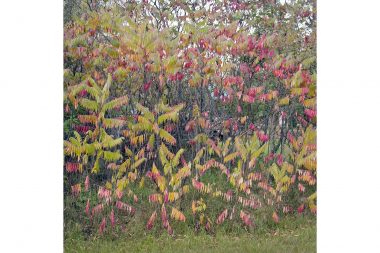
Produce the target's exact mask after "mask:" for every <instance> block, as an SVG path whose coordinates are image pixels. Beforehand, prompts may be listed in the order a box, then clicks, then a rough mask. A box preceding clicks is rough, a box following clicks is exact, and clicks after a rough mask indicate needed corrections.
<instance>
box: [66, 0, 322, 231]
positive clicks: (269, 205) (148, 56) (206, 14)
mask: <svg viewBox="0 0 380 253" xmlns="http://www.w3.org/2000/svg"><path fill="white" fill-rule="evenodd" d="M80 7H81V12H80V13H81V14H80V15H78V16H76V17H73V18H72V20H71V21H69V22H67V23H66V24H65V30H64V66H65V69H64V89H65V97H64V111H65V114H64V115H65V129H64V130H65V140H64V154H65V164H64V168H63V169H64V176H65V198H71V199H73V200H74V201H76V202H77V203H78V205H79V206H83V210H82V209H80V210H79V211H78V213H79V216H80V217H82V218H81V219H80V220H81V222H82V223H83V225H84V226H90V227H92V228H94V229H93V231H95V232H94V233H96V232H97V233H100V234H103V233H105V232H106V231H113V230H115V231H116V228H117V227H120V228H122V229H125V225H126V224H127V225H128V223H129V222H130V221H131V220H132V219H144V221H143V224H145V229H146V230H147V231H150V230H152V229H153V228H154V227H159V228H161V229H163V231H167V233H169V234H170V235H172V234H173V233H174V232H175V224H179V223H184V224H187V225H188V226H194V228H195V229H196V230H199V229H205V230H206V231H207V232H209V233H212V232H213V231H215V230H217V229H218V227H219V226H222V225H223V224H225V223H238V224H241V226H245V227H246V228H247V229H254V228H255V227H256V225H255V224H256V219H260V218H261V217H256V214H257V213H258V212H259V211H260V210H265V212H267V215H266V216H265V217H266V218H265V219H270V220H271V222H273V223H274V224H275V223H278V222H280V221H281V217H282V216H284V215H291V214H294V215H301V214H303V213H311V214H315V213H316V178H317V173H316V171H317V170H316V168H317V161H316V116H317V114H316V68H315V27H314V26H315V24H314V22H315V17H314V14H313V11H315V10H314V7H313V5H312V4H307V3H306V1H305V3H303V4H301V5H300V4H298V5H297V4H294V5H289V6H286V5H282V4H279V3H273V1H194V4H190V3H187V1H91V3H90V4H86V3H85V1H84V2H83V3H81V4H80ZM269 7H270V8H272V9H270V8H269ZM269 9H270V10H272V11H269ZM273 10H274V11H273ZM287 14H288V15H289V16H290V17H289V18H288V19H286V18H284V17H285V16H287ZM285 20H287V21H285ZM294 24H303V25H302V26H300V27H299V30H298V31H294V30H292V25H294ZM215 201H217V202H219V203H221V205H220V206H217V207H216V206H215V205H214V204H210V203H214V202H215ZM142 206H144V208H143V210H142V209H141V207H142ZM139 208H140V209H139ZM147 210H149V212H148V213H147Z"/></svg>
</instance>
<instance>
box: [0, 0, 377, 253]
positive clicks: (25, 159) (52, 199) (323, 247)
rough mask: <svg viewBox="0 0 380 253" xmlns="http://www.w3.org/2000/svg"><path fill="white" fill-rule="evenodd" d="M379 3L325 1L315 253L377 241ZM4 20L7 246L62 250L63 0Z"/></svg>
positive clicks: (1, 122) (0, 229) (0, 102)
mask: <svg viewBox="0 0 380 253" xmlns="http://www.w3.org/2000/svg"><path fill="white" fill-rule="evenodd" d="M379 11H380V8H379V3H378V1H369V0H361V1H348V0H339V1H337V0H334V1H327V0H319V1H318V228H317V231H318V237H317V242H318V252H379V249H380V232H379V228H380V217H379V214H380V208H379V207H380V204H379V203H380V132H379V131H380V126H379V118H380V112H379V111H380V63H379V62H380V54H379V52H380V51H379V46H380V39H379V31H380V28H379V27H378V26H379V25H380V22H379ZM0 28H1V38H0V62H1V66H0V149H1V150H0V170H1V174H0V178H1V182H0V197H1V199H0V201H1V204H0V233H1V234H0V248H1V249H0V252H62V251H63V177H62V174H63V168H62V166H63V150H62V149H63V141H62V140H63V108H62V100H63V85H62V83H63V55H62V51H63V1H62V2H61V1H52V0H45V1H20V0H17V1H3V2H2V3H1V6H0Z"/></svg>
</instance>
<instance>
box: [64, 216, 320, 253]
mask: <svg viewBox="0 0 380 253" xmlns="http://www.w3.org/2000/svg"><path fill="white" fill-rule="evenodd" d="M64 247H65V252H168V253H170V252H173V253H177V252H183V253H190V252H211V253H212V252H223V253H229V252H233V253H240V252H281V253H282V252H290V253H293V252H307V253H311V252H316V222H315V218H310V217H287V218H284V219H283V220H281V222H280V223H279V224H277V225H276V226H273V227H268V228H267V229H266V230H260V231H252V232H251V233H248V232H246V233H242V232H239V233H235V234H234V233H229V234H226V233H225V232H217V234H216V235H214V236H212V235H207V234H204V233H203V232H201V233H199V234H198V235H195V234H194V233H187V234H185V235H175V236H173V237H170V236H168V235H167V234H166V233H165V231H162V234H160V235H159V236H155V235H153V234H150V233H146V234H145V235H141V236H139V237H136V236H131V235H130V234H129V233H128V231H126V232H125V233H124V234H121V235H119V236H117V237H115V236H111V235H108V236H104V237H101V238H99V237H95V236H94V237H90V238H88V239H84V237H83V236H82V235H81V234H80V232H78V231H75V229H73V228H72V229H70V231H66V232H65V245H64Z"/></svg>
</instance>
